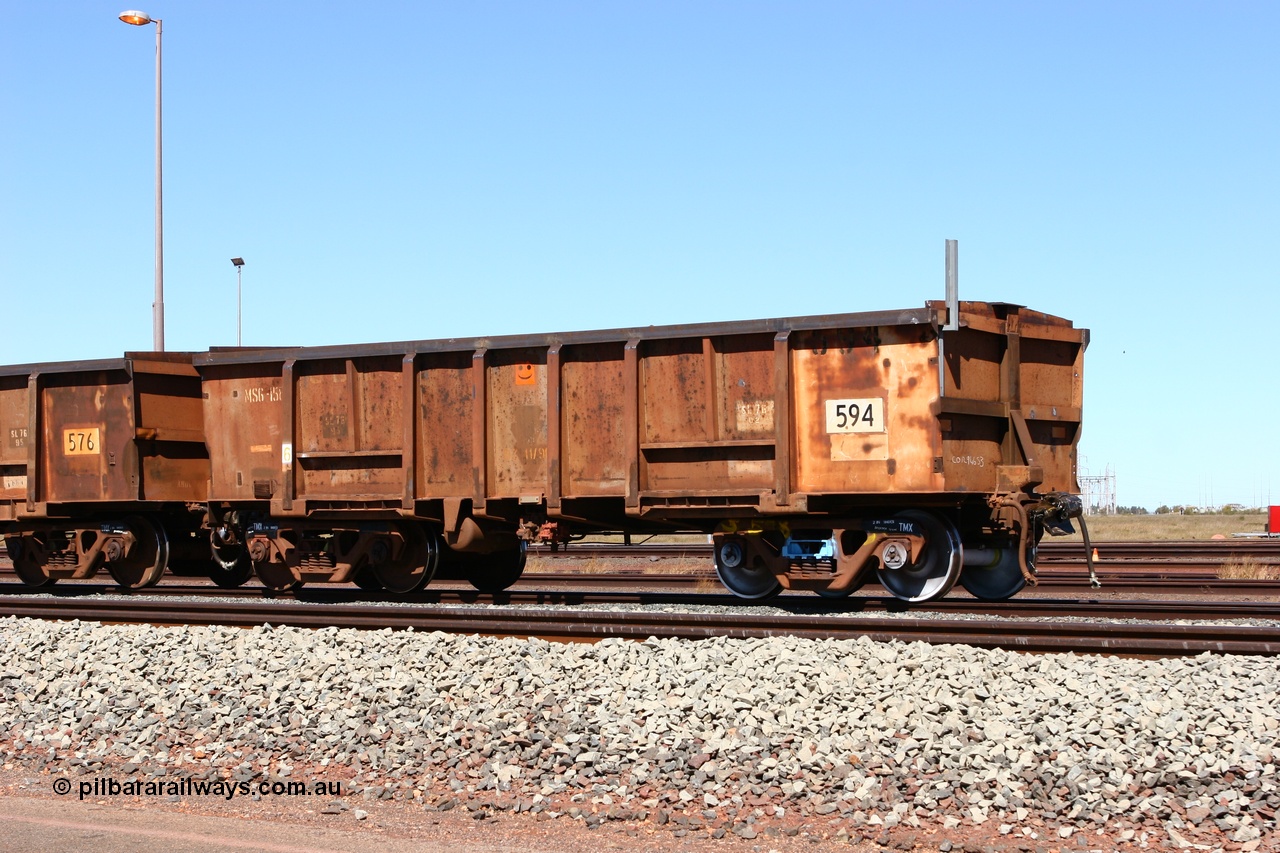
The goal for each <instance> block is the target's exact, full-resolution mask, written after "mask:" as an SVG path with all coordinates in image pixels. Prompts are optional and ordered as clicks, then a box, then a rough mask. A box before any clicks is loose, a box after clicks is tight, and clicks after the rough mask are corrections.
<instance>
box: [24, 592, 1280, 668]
mask: <svg viewBox="0 0 1280 853" xmlns="http://www.w3.org/2000/svg"><path fill="white" fill-rule="evenodd" d="M507 597H508V598H514V596H513V595H512V596H507ZM502 598H503V596H499V599H500V600H501V599H502ZM553 598H556V597H554V596H553ZM707 598H710V599H715V598H722V597H721V596H708V597H707ZM870 601H874V600H870V599H863V600H860V601H849V605H852V606H853V607H855V608H857V609H859V610H863V609H864V603H865V602H870ZM549 603H560V604H563V603H566V602H565V601H564V600H556V601H551V602H549ZM776 603H777V602H775V604H776ZM881 603H882V604H883V605H885V607H886V609H888V610H891V611H892V610H901V605H902V602H898V601H897V600H896V599H890V600H888V601H882V602H881ZM945 603H946V604H948V605H949V607H948V608H945V609H946V611H947V612H952V610H953V608H955V607H967V611H968V612H969V613H970V614H972V613H974V612H975V611H977V609H978V608H980V607H981V606H982V603H981V602H969V603H968V604H967V605H965V604H964V603H963V602H962V601H961V600H956V601H951V602H945ZM1024 605H1029V606H1024ZM1082 605H1085V606H1083V607H1082ZM1120 605H1125V606H1124V607H1121V606H1120ZM988 606H989V605H988ZM1268 606H1269V607H1270V610H1269V611H1266V610H1264V608H1263V607H1261V606H1251V607H1243V608H1241V607H1239V606H1237V607H1234V608H1233V609H1232V612H1233V613H1234V614H1235V615H1236V616H1249V617H1251V618H1258V617H1259V615H1260V614H1262V613H1264V612H1270V613H1271V614H1272V615H1271V616H1268V617H1265V618H1270V619H1274V618H1276V616H1280V614H1278V613H1276V607H1275V606H1273V605H1268ZM1158 607H1163V608H1165V612H1166V613H1168V614H1170V615H1168V616H1166V617H1165V618H1174V617H1175V616H1176V617H1177V618H1183V619H1186V618H1193V619H1194V618H1204V604H1203V602H1149V601H1148V602H1065V603H1064V602H1044V601H1040V602H1034V601H1028V602H1020V608H1019V614H1020V615H1024V616H1025V615H1028V614H1030V613H1035V614H1036V615H1038V616H1041V617H1044V616H1061V615H1074V616H1077V617H1078V616H1079V615H1081V614H1082V613H1086V612H1088V611H1089V610H1090V608H1093V609H1094V611H1095V612H1094V614H1093V615H1094V617H1095V618H1096V617H1097V616H1098V615H1099V613H1098V609H1099V608H1101V610H1103V611H1105V612H1106V614H1107V616H1108V617H1109V618H1108V619H1107V620H1105V621H1104V620H1098V621H1090V620H1084V619H1080V618H1073V619H1058V618H1048V619H1046V618H1041V619H1025V618H988V619H975V618H969V619H962V618H945V617H934V618H917V617H911V616H901V615H899V616H893V615H885V616H879V615H860V616H849V615H831V614H825V615H820V616H815V615H814V614H812V613H803V612H800V613H786V614H777V613H776V612H769V613H753V612H750V611H747V612H742V611H739V612H735V613H707V612H665V611H664V612H655V611H641V612H636V611H611V610H594V609H589V608H583V607H574V608H570V607H551V608H530V607H518V606H502V607H493V606H488V607H485V606H481V607H476V606H471V607H465V606H459V605H446V604H410V605H401V606H396V607H386V606H379V605H370V604H367V603H360V604H350V603H325V602H317V601H300V600H275V601H263V600H261V599H258V600H252V601H249V600H237V601H228V600H225V599H223V600H196V601H192V600H183V599H176V598H174V597H171V596H168V595H165V596H160V597H150V596H148V597H143V596H129V597H127V598H124V599H118V598H102V597H97V596H88V595H82V596H57V597H53V596H36V595H27V596H5V597H3V598H0V615H7V616H20V617H26V618H42V619H59V620H63V619H80V620H85V621H102V622H114V623H119V622H147V623H157V624H167V625H171V624H181V625H230V626H244V627H247V626H256V625H261V624H267V623H269V624H272V625H292V626H297V627H307V628H316V627H329V626H337V627H344V628H362V629H383V628H393V629H406V628H414V629H415V630H426V631H448V632H454V633H459V632H461V633H475V634H486V635H496V636H521V637H525V636H537V637H546V638H551V639H558V640H598V639H602V638H604V637H624V638H632V639H640V638H645V637H650V636H654V637H675V638H682V639H705V638H709V637H739V638H745V637H771V636H798V637H808V638H814V639H850V638H856V637H863V636H865V637H869V638H871V639H873V640H878V641H887V640H902V641H923V642H928V643H957V644H964V645H971V646H979V647H983V648H995V647H1000V648H1006V649H1010V650H1016V651H1035V652H1049V651H1060V652H1066V651H1072V652H1077V653H1123V654H1140V655H1156V656H1180V655H1194V654H1201V653H1203V652H1219V653H1224V654H1254V655H1274V654H1280V623H1277V624H1275V625H1261V626H1256V625H1229V626H1224V625H1220V624H1218V625H1213V624H1171V623H1168V622H1165V623H1160V622H1152V621H1114V620H1115V619H1117V618H1127V619H1135V618H1140V619H1146V620H1149V619H1150V618H1151V617H1152V616H1153V615H1154V614H1155V612H1156V608H1158ZM1055 608H1056V609H1055ZM930 609H932V610H934V611H935V612H938V611H939V608H935V607H932V606H931V608H930ZM1001 612H1002V613H1004V612H1006V611H1001Z"/></svg>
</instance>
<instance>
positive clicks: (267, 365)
mask: <svg viewBox="0 0 1280 853" xmlns="http://www.w3.org/2000/svg"><path fill="white" fill-rule="evenodd" d="M281 369H282V364H281V362H279V361H267V362H259V363H256V364H252V363H251V364H227V365H208V366H205V367H202V368H201V372H202V374H203V378H204V395H205V405H204V414H205V440H206V442H207V443H208V447H209V457H210V459H211V460H212V463H213V464H212V469H211V473H210V488H209V496H210V499H211V500H217V501H237V500H241V501H247V500H255V499H257V500H266V499H269V498H271V497H273V495H274V496H275V497H279V496H280V494H281V487H282V485H283V474H282V459H283V457H284V456H285V455H286V454H289V455H290V456H291V454H292V447H291V446H290V447H289V448H288V449H287V450H286V449H285V447H284V445H286V444H291V442H292V437H291V436H288V435H285V434H284V432H283V426H284V424H283V415H284V411H283V405H284V389H283V387H282V378H281Z"/></svg>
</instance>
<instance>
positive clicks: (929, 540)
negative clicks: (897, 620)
mask: <svg viewBox="0 0 1280 853" xmlns="http://www.w3.org/2000/svg"><path fill="white" fill-rule="evenodd" d="M895 517H896V518H900V519H903V520H905V521H910V522H911V523H912V524H913V525H915V527H916V528H917V529H918V530H920V532H921V533H923V535H924V540H925V543H924V548H923V549H922V550H921V551H920V556H919V558H917V559H916V561H915V562H914V563H912V562H907V563H906V564H905V565H903V566H902V567H901V568H896V569H895V568H890V567H889V566H887V565H884V564H883V563H882V564H881V566H880V568H879V569H878V570H877V571H876V574H877V576H878V577H879V579H880V584H881V586H883V587H884V588H885V589H887V590H888V591H889V592H891V593H892V594H893V595H894V597H895V598H900V599H902V600H903V601H915V602H924V601H933V600H934V599H937V598H942V597H943V596H944V595H946V594H947V593H948V592H950V591H951V588H952V587H953V586H955V584H956V580H958V579H959V577H960V569H961V566H962V565H963V562H964V548H963V546H962V545H961V544H960V534H959V533H958V532H957V531H956V528H955V525H953V524H952V523H951V522H950V521H948V520H946V519H945V518H942V517H941V516H937V515H934V514H933V513H931V512H925V511H923V510H918V509H909V510H905V511H903V512H900V513H898V514H897V516H895ZM908 559H909V558H908Z"/></svg>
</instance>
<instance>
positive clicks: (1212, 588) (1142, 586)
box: [520, 569, 1280, 600]
mask: <svg viewBox="0 0 1280 853" xmlns="http://www.w3.org/2000/svg"><path fill="white" fill-rule="evenodd" d="M1099 576H1100V577H1101V578H1102V591H1103V592H1107V593H1116V592H1123V593H1125V594H1142V593H1148V594H1149V593H1153V592H1154V593H1162V592H1169V593H1174V592H1195V593H1198V594H1201V595H1214V596H1219V595H1275V596H1280V580H1271V581H1268V580H1253V579H1250V578H1219V577H1217V576H1215V575H1211V574H1204V573H1196V574H1181V573H1178V574H1169V573H1161V572H1160V571H1159V570H1157V571H1155V572H1151V573H1143V574H1138V573H1132V574H1130V573H1127V572H1124V573H1119V572H1117V573H1112V572H1109V571H1106V570H1104V571H1102V572H1100V573H1099ZM1038 577H1039V581H1040V583H1039V584H1038V585H1037V586H1036V587H1035V589H1036V590H1046V589H1054V590H1058V589H1072V588H1077V587H1085V588H1088V587H1089V574H1088V572H1072V571H1064V570H1061V569H1047V570H1043V571H1041V572H1040V574H1039V576H1038ZM574 583H577V584H586V585H591V586H595V587H600V586H614V585H622V584H626V585H635V586H639V585H641V584H644V585H646V586H648V587H651V588H666V589H685V588H692V587H697V586H700V585H706V584H708V583H710V584H716V585H717V586H718V585H719V581H718V580H717V579H716V575H715V572H714V571H697V572H686V573H682V574H668V573H658V572H641V571H613V572H608V573H595V572H590V573H587V572H574V571H563V572H543V571H526V572H525V574H524V576H523V577H522V578H521V579H520V585H521V586H522V587H525V586H530V585H537V584H545V585H557V586H559V585H569V584H574ZM864 589H868V590H872V591H878V590H880V585H879V584H877V583H875V581H874V580H873V581H870V582H868V584H867V586H866V587H864ZM1030 591H1031V589H1030V588H1028V589H1027V592H1030ZM957 594H958V595H962V594H963V593H959V592H958V593H957ZM1025 594H1026V592H1024V593H1022V594H1021V595H1025ZM1015 600H1016V599H1015Z"/></svg>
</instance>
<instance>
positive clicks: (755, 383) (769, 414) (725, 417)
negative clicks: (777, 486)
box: [639, 334, 776, 498]
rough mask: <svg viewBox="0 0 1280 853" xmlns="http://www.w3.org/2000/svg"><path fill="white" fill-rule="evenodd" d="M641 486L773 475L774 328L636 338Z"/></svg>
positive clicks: (745, 484) (747, 489)
mask: <svg viewBox="0 0 1280 853" xmlns="http://www.w3.org/2000/svg"><path fill="white" fill-rule="evenodd" d="M639 385H640V410H641V425H640V451H641V460H640V494H641V497H642V498H643V497H644V496H645V495H646V493H656V494H658V495H664V494H669V493H673V492H695V493H710V494H714V493H718V492H720V493H722V492H734V493H737V494H747V495H749V494H753V493H755V494H758V493H759V492H761V491H765V490H768V489H771V488H772V485H773V482H774V474H773V471H774V467H773V466H774V460H775V452H776V451H775V447H774V433H775V430H774V420H773V417H774V415H773V412H774V400H773V397H774V389H773V385H774V363H773V335H772V334H754V335H708V336H705V337H700V338H684V339H666V340H654V341H642V342H641V346H640V383H639Z"/></svg>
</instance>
